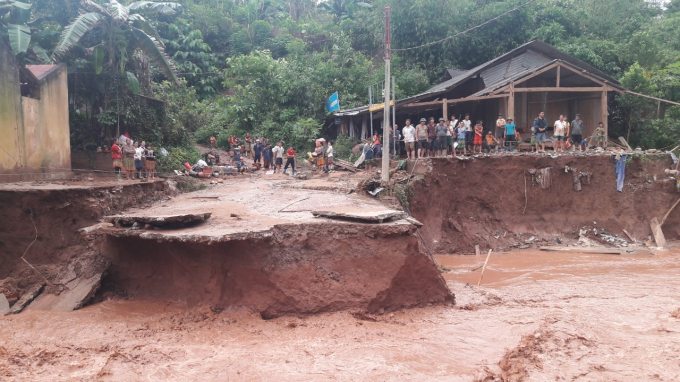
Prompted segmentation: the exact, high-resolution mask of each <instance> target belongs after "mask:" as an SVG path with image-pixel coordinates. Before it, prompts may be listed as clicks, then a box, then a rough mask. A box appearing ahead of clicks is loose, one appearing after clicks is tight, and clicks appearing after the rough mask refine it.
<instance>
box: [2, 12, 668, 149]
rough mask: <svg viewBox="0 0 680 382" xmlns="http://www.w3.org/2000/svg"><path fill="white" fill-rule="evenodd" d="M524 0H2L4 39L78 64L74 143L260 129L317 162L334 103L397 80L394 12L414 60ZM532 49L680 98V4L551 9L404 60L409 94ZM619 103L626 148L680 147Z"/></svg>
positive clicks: (660, 112) (73, 89) (639, 111)
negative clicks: (387, 54) (312, 149)
mask: <svg viewBox="0 0 680 382" xmlns="http://www.w3.org/2000/svg"><path fill="white" fill-rule="evenodd" d="M524 2H526V0H505V1H501V0H450V1H434V0H410V1H401V0H399V1H394V0H325V1H323V2H321V3H320V4H317V3H318V2H317V1H314V0H176V1H175V2H158V1H157V2H148V1H125V0H119V1H116V0H23V1H15V0H0V35H2V38H7V39H8V40H9V41H10V43H11V46H12V47H13V48H16V51H17V54H18V56H17V57H18V58H19V59H20V60H21V61H22V62H24V63H42V62H53V61H60V62H66V63H67V64H68V65H69V90H70V93H71V96H70V108H71V124H72V129H71V131H72V143H73V146H74V147H94V146H97V145H100V144H102V143H106V141H107V138H110V137H113V136H115V135H116V134H118V133H122V132H124V131H128V132H129V133H130V134H131V135H133V136H134V137H135V138H139V139H146V140H147V141H150V142H153V143H154V144H156V145H157V146H165V147H181V146H183V147H190V146H191V145H192V143H193V142H194V141H199V142H203V143H207V142H208V139H209V138H210V136H216V137H217V138H218V145H220V146H224V147H226V146H227V145H228V144H227V139H228V137H229V136H231V135H235V134H237V135H243V134H244V133H246V132H250V133H252V134H257V135H260V134H264V135H265V136H267V137H268V138H271V139H274V140H283V141H285V142H286V143H287V144H293V145H295V146H296V147H298V148H299V150H300V151H302V150H304V149H305V148H307V147H309V145H310V144H311V141H312V140H313V139H314V138H315V137H316V136H317V135H319V134H321V133H322V132H323V131H324V127H326V126H324V123H325V117H326V112H325V110H324V102H325V100H326V98H327V97H328V96H329V95H330V94H332V93H333V92H335V91H337V92H338V93H339V96H340V103H341V106H342V107H343V108H349V107H354V106H359V105H362V104H365V103H367V98H368V97H367V86H368V85H370V84H376V83H378V82H380V81H381V80H382V77H383V63H382V54H383V44H382V40H383V33H384V23H383V18H384V15H383V10H384V6H385V5H386V4H390V5H391V9H392V41H393V42H392V46H393V48H395V49H403V48H411V47H416V46H419V45H421V44H424V43H427V42H431V41H435V40H438V39H442V38H444V37H447V36H451V35H453V34H455V33H457V32H460V31H463V30H465V29H468V28H470V27H472V26H475V25H477V24H479V23H481V22H484V21H486V20H488V19H490V18H493V17H495V16H496V15H498V14H501V13H503V12H505V11H507V10H510V9H512V8H514V7H516V6H518V5H519V4H522V3H524ZM533 38H539V39H542V40H544V41H546V42H547V43H549V44H552V45H554V46H555V47H557V48H558V49H560V50H563V51H565V52H566V53H569V54H572V55H574V56H576V57H577V58H579V59H581V60H583V61H586V62H588V63H589V64H591V65H593V66H595V67H597V68H599V69H600V70H602V71H604V72H606V73H607V74H609V75H611V76H613V77H614V78H617V79H620V80H621V81H622V83H623V84H624V85H625V86H627V87H628V88H629V89H631V90H634V91H637V92H640V93H644V94H648V95H653V96H658V97H662V98H666V99H670V100H674V101H680V0H672V1H645V0H618V1H602V0H539V1H537V2H535V3H533V4H531V5H530V6H528V7H526V8H523V9H521V10H520V11H517V12H513V13H511V14H508V15H507V16H505V17H503V18H501V19H499V20H497V21H495V22H493V23H491V24H489V25H487V26H484V27H482V28H480V29H477V30H475V31H473V32H471V33H468V34H465V35H462V36H460V37H457V38H453V39H448V40H446V41H444V42H442V43H438V44H434V45H430V46H427V47H423V48H417V49H412V50H395V51H394V54H393V61H392V72H393V74H394V75H395V76H396V78H397V97H405V96H409V95H413V94H417V93H419V92H421V91H423V90H424V89H426V88H427V87H429V86H431V85H432V84H433V83H435V82H437V81H438V80H439V78H440V77H441V75H442V73H443V72H444V70H445V69H446V68H462V69H467V68H471V67H474V66H476V65H479V64H481V63H483V62H486V61H487V60H489V59H491V58H493V57H496V56H498V55H500V54H502V53H505V52H507V51H508V50H511V49H513V48H515V47H517V46H518V45H520V44H523V43H525V42H527V41H529V40H531V39H533ZM154 99H157V100H161V101H163V102H158V101H156V100H154ZM616 102H617V106H618V107H617V108H616V112H615V114H614V115H612V120H611V122H612V123H611V126H610V135H612V137H617V136H625V137H629V139H630V141H631V142H632V145H641V146H643V147H645V148H649V147H666V146H669V145H673V144H674V143H676V142H677V141H678V138H679V134H680V108H679V107H667V105H665V104H662V105H659V104H658V103H657V102H655V101H649V100H645V99H641V98H637V97H633V96H625V97H618V98H617V101H616ZM350 143H351V142H350ZM178 152H183V153H185V154H186V153H189V152H190V151H189V150H183V151H180V150H178ZM186 155H189V154H186ZM191 155H194V156H195V152H192V154H191ZM176 159H177V161H181V160H182V159H181V158H176ZM173 161H174V159H173Z"/></svg>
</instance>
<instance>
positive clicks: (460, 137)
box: [456, 121, 467, 155]
mask: <svg viewBox="0 0 680 382" xmlns="http://www.w3.org/2000/svg"><path fill="white" fill-rule="evenodd" d="M466 131H467V130H466V129H465V123H464V122H463V121H460V123H458V130H457V132H456V133H457V134H456V136H457V141H458V149H459V150H461V151H462V152H463V155H467V147H465V134H466ZM461 147H462V149H461Z"/></svg>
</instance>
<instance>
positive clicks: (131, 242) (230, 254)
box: [99, 222, 454, 318]
mask: <svg viewBox="0 0 680 382" xmlns="http://www.w3.org/2000/svg"><path fill="white" fill-rule="evenodd" d="M414 229H415V227H414V226H412V225H410V224H407V223H391V224H380V225H371V224H345V223H334V222H328V223H312V224H309V223H307V224H280V225H275V226H274V227H272V228H271V230H267V231H260V232H257V233H254V234H247V233H244V234H243V235H242V236H241V237H240V238H232V239H230V240H229V241H219V240H220V239H219V238H218V239H216V241H210V240H207V241H206V240H201V239H200V238H187V237H184V238H177V240H167V239H165V240H149V239H142V238H139V237H136V234H137V233H139V232H140V231H117V232H116V233H113V235H111V234H109V235H105V236H103V237H102V238H101V239H100V247H99V248H100V251H101V253H102V254H104V255H105V256H106V257H107V258H109V259H110V260H111V268H110V269H109V275H108V277H107V279H106V280H105V282H104V287H103V291H102V295H103V296H104V297H105V296H107V295H110V294H111V293H118V294H120V295H125V296H128V297H130V298H133V299H142V300H159V301H164V300H174V301H183V302H186V303H187V304H188V305H189V306H195V305H198V304H203V305H209V306H210V307H211V309H213V310H216V311H220V310H223V309H237V308H246V309H248V310H252V311H255V312H259V313H260V314H261V315H262V317H263V318H272V317H277V316H281V315H299V314H313V313H320V312H330V311H337V310H343V309H361V310H365V311H367V312H369V313H382V312H385V311H393V310H397V309H402V308H407V307H413V306H423V305H427V304H441V303H453V302H454V298H453V295H452V294H451V293H450V291H449V290H448V288H447V287H446V284H445V282H444V280H443V279H442V278H441V276H440V275H439V271H438V269H437V266H436V265H435V263H434V262H433V261H432V260H431V259H430V258H429V257H428V256H427V255H425V254H424V253H421V252H420V251H419V249H418V243H417V238H416V236H415V235H414ZM128 234H129V235H128ZM179 239H181V240H179Z"/></svg>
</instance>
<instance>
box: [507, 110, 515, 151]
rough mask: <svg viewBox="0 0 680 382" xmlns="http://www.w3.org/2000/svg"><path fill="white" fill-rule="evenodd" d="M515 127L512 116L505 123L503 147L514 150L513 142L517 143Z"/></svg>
mask: <svg viewBox="0 0 680 382" xmlns="http://www.w3.org/2000/svg"><path fill="white" fill-rule="evenodd" d="M515 129H516V127H515V122H514V121H513V120H512V118H508V119H507V120H506V123H505V147H506V148H507V149H508V150H510V151H515V144H516V143H517V139H515Z"/></svg>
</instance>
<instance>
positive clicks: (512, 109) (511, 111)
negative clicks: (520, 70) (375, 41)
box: [505, 82, 515, 118]
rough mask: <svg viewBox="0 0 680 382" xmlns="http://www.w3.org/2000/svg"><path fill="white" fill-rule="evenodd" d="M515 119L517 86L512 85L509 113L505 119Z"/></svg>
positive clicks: (509, 97)
mask: <svg viewBox="0 0 680 382" xmlns="http://www.w3.org/2000/svg"><path fill="white" fill-rule="evenodd" d="M510 117H512V118H515V84H514V83H513V82H511V83H510V95H509V96H508V111H507V113H506V114H505V118H510Z"/></svg>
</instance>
